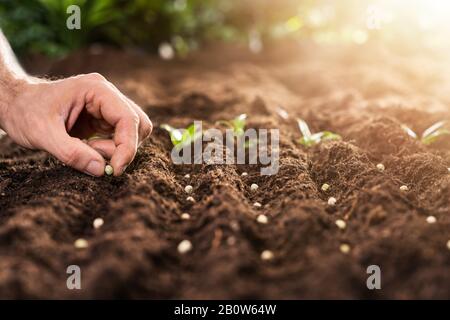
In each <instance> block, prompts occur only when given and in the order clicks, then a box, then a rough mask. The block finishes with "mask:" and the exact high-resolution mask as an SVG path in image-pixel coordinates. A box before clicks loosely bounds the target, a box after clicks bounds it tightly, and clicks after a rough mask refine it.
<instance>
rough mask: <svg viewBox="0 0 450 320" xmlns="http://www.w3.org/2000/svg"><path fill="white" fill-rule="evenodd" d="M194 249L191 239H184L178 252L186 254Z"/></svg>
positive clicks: (179, 245)
mask: <svg viewBox="0 0 450 320" xmlns="http://www.w3.org/2000/svg"><path fill="white" fill-rule="evenodd" d="M191 249H192V243H191V242H190V241H189V240H183V241H181V242H180V243H179V244H178V252H179V253H181V254H185V253H187V252H189V251H191Z"/></svg>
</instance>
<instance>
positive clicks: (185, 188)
mask: <svg viewBox="0 0 450 320" xmlns="http://www.w3.org/2000/svg"><path fill="white" fill-rule="evenodd" d="M192 190H194V188H192V186H191V185H187V186H186V187H184V191H185V192H186V193H191V192H192Z"/></svg>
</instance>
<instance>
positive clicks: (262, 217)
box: [256, 214, 269, 224]
mask: <svg viewBox="0 0 450 320" xmlns="http://www.w3.org/2000/svg"><path fill="white" fill-rule="evenodd" d="M256 221H257V222H258V223H261V224H267V222H269V219H268V218H267V216H266V215H264V214H260V215H259V216H258V217H257V218H256Z"/></svg>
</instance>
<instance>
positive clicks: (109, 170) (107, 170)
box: [105, 164, 114, 176]
mask: <svg viewBox="0 0 450 320" xmlns="http://www.w3.org/2000/svg"><path fill="white" fill-rule="evenodd" d="M105 173H106V174H107V175H108V176H110V175H112V174H113V173H114V168H113V167H112V166H110V165H109V164H107V165H106V166H105Z"/></svg>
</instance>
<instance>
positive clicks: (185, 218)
mask: <svg viewBox="0 0 450 320" xmlns="http://www.w3.org/2000/svg"><path fill="white" fill-rule="evenodd" d="M190 218H191V215H190V214H189V213H186V212H185V213H182V214H181V219H182V220H189V219H190Z"/></svg>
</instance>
